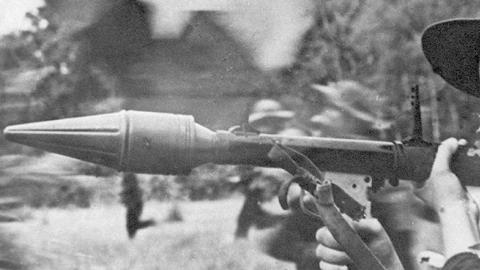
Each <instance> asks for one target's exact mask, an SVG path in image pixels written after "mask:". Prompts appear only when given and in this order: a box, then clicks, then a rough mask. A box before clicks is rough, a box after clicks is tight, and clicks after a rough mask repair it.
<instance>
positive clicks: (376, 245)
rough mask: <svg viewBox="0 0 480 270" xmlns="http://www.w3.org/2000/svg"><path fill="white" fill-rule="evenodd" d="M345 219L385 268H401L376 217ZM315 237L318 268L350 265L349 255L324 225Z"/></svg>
mask: <svg viewBox="0 0 480 270" xmlns="http://www.w3.org/2000/svg"><path fill="white" fill-rule="evenodd" d="M347 221H348V222H349V223H350V225H351V226H352V227H353V228H354V229H355V230H356V231H357V232H358V234H359V235H360V237H361V238H362V240H363V241H364V242H365V243H366V244H367V246H368V247H369V248H370V249H371V250H372V252H373V254H374V255H375V256H377V258H378V259H379V260H380V261H381V262H382V263H383V264H384V265H385V267H386V268H387V269H403V268H402V266H401V263H400V259H399V258H398V255H397V253H396V252H395V249H394V247H393V244H392V242H391V241H390V238H389V237H388V235H387V233H386V232H385V230H384V229H383V227H382V225H381V224H380V222H378V220H377V219H374V218H369V219H362V220H360V221H359V222H354V221H351V220H349V219H348V218H347ZM316 239H317V241H318V246H317V249H316V255H317V257H318V258H319V259H320V269H322V270H344V269H345V270H347V269H348V265H352V263H353V262H352V261H351V259H350V257H349V256H348V255H347V254H346V253H345V252H344V251H343V248H342V247H341V246H340V244H339V243H338V242H337V241H336V240H335V239H334V238H333V236H332V234H331V233H330V231H329V230H328V229H327V228H326V227H322V228H320V229H318V230H317V233H316Z"/></svg>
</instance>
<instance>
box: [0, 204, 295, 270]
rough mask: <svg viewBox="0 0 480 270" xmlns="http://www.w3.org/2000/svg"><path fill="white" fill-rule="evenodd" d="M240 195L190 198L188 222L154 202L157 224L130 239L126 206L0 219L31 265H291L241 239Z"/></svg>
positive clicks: (149, 211) (185, 210)
mask: <svg viewBox="0 0 480 270" xmlns="http://www.w3.org/2000/svg"><path fill="white" fill-rule="evenodd" d="M240 207H241V200H239V199H231V200H223V201H211V202H195V203H192V202H185V203H182V204H181V205H180V208H181V211H182V214H183V217H184V221H183V222H181V223H166V222H164V221H163V218H164V217H166V216H167V214H168V210H169V208H170V204H167V203H158V202H148V203H147V204H146V208H145V211H144V216H145V217H146V218H148V217H154V218H156V220H157V221H158V224H157V225H156V226H155V227H153V228H147V229H145V230H141V231H139V233H138V235H137V237H136V238H135V239H133V240H129V239H128V238H127V235H126V231H125V228H124V224H125V220H124V215H125V212H124V209H123V208H122V207H121V205H117V204H115V205H109V206H105V205H97V206H94V207H92V208H90V209H78V208H72V209H31V210H30V211H31V213H30V215H31V219H29V220H27V221H25V222H22V223H10V224H2V225H0V230H1V231H2V232H3V235H11V236H12V237H11V239H10V241H11V243H12V244H13V245H14V246H15V248H16V249H18V250H19V251H21V254H22V255H23V256H22V258H23V259H22V265H24V266H25V267H26V268H27V269H53V270H54V269H92V270H97V269H112V270H113V269H142V270H143V269H162V270H169V269H172V270H173V269H185V270H189V269H192V270H194V269H195V270H215V269H232V270H235V269H251V270H267V269H279V270H291V269H294V267H293V265H292V264H290V263H286V262H280V261H277V260H275V259H272V258H270V257H268V256H266V255H264V254H263V253H261V251H260V250H259V248H258V247H257V245H256V244H255V243H254V242H253V241H246V240H235V241H233V232H234V229H235V220H236V216H237V215H238V213H239V211H240Z"/></svg>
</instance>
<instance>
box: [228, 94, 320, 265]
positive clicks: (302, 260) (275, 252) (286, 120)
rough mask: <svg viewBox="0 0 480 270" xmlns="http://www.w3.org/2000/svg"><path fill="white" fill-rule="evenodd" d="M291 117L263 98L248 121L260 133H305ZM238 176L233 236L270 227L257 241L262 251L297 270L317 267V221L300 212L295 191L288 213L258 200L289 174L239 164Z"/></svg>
mask: <svg viewBox="0 0 480 270" xmlns="http://www.w3.org/2000/svg"><path fill="white" fill-rule="evenodd" d="M294 117H295V113H294V112H293V111H289V110H285V109H284V108H283V106H282V105H281V103H280V102H278V101H276V100H272V99H263V100H260V101H258V102H256V103H255V104H254V106H253V107H252V113H251V114H250V116H249V121H248V122H249V124H250V126H251V127H252V128H254V129H255V130H257V131H258V132H260V133H268V134H279V135H283V136H309V133H308V132H307V131H304V130H302V129H299V128H297V127H295V126H296V124H295V121H294V120H295V119H294ZM241 177H242V180H241V183H242V184H243V185H244V186H245V191H244V192H245V201H244V204H243V207H242V210H241V212H240V214H239V216H238V220H237V229H236V232H235V236H236V237H237V238H246V237H247V236H248V231H249V229H250V228H251V227H255V228H257V229H266V228H270V230H267V231H265V232H264V233H263V235H262V237H261V240H260V241H259V242H260V243H258V244H259V246H260V248H261V249H262V250H263V251H264V252H265V253H267V254H268V255H270V256H272V257H274V258H276V259H279V260H284V261H290V262H293V263H295V265H296V267H297V269H298V270H314V269H318V263H319V260H318V259H317V258H316V256H315V247H316V242H315V237H314V236H315V231H316V230H317V229H318V227H319V226H320V225H321V223H319V221H318V220H317V219H314V218H312V217H310V216H308V215H305V214H304V213H303V212H302V210H301V209H300V205H299V204H298V200H295V199H296V198H298V194H291V195H292V196H290V198H292V199H293V200H292V201H291V202H290V205H291V210H290V211H289V212H286V213H273V212H272V211H269V210H267V209H264V207H262V203H265V202H267V201H271V200H272V199H273V198H276V196H277V194H278V189H279V187H280V185H281V183H282V182H283V181H286V180H288V179H289V178H290V177H291V175H290V174H288V173H287V172H286V171H284V170H282V169H273V168H253V167H243V168H241ZM297 191H298V190H297Z"/></svg>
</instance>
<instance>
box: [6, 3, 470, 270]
mask: <svg viewBox="0 0 480 270" xmlns="http://www.w3.org/2000/svg"><path fill="white" fill-rule="evenodd" d="M479 14H480V2H477V1H467V0H458V1H448V0H406V1H396V0H388V1H385V0H338V1H332V0H316V1H314V0H255V1H254V0H237V1H233V0H209V1H206V0H198V1H188V0H176V1H170V0H143V1H140V0H139V1H134V0H96V1H87V0H35V1H34V0H15V1H13V0H0V128H2V129H3V128H4V127H5V126H7V125H11V124H17V123H24V122H31V121H40V120H51V119H59V118H65V117H73V116H83V115H90V114H97V113H107V112H116V111H119V110H121V109H134V110H144V111H158V112H172V113H182V114H191V115H194V117H195V119H196V121H197V122H198V123H200V124H202V125H205V126H207V127H209V128H211V129H228V128H229V127H231V126H234V125H240V124H242V123H246V122H250V123H251V124H252V126H254V127H255V128H257V129H258V130H260V131H262V132H268V133H281V132H285V134H289V133H288V132H292V131H293V133H290V134H294V135H299V134H301V135H312V136H324V137H342V138H363V139H380V140H399V139H402V138H405V137H407V136H408V135H410V132H411V130H412V123H413V121H412V117H411V114H410V99H409V97H410V89H411V87H413V86H414V85H419V87H420V99H421V102H422V108H421V109H422V112H423V129H424V135H425V138H426V139H428V140H431V141H436V142H438V141H440V140H442V139H444V138H447V137H450V136H455V137H463V138H467V139H468V138H473V136H474V135H475V131H476V129H477V128H478V126H479V117H478V113H479V111H480V106H479V105H480V102H479V100H478V99H475V98H473V97H470V96H467V95H466V94H464V93H462V92H460V91H458V90H456V89H454V88H452V87H451V86H449V85H447V84H446V83H445V82H444V81H443V80H442V79H441V78H440V77H438V76H437V75H434V74H433V73H432V71H431V67H430V66H429V64H428V62H427V61H426V59H425V57H424V56H423V53H422V51H421V46H420V38H421V34H422V32H423V30H424V28H425V27H426V26H428V25H429V24H431V23H434V22H437V21H439V20H444V19H450V18H455V17H478V15H479ZM295 132H297V133H295ZM298 132H300V133H298ZM247 171H248V170H247ZM244 175H245V168H238V167H235V166H221V167H220V166H214V165H205V166H202V167H200V168H198V169H195V170H194V171H193V172H192V173H191V174H190V175H188V176H182V177H173V176H161V175H158V176H149V175H140V176H138V177H137V178H138V188H139V189H140V190H141V193H140V194H141V196H140V197H141V198H142V200H143V201H145V202H146V205H145V216H148V217H152V218H154V219H156V220H157V223H158V224H157V225H156V226H155V227H154V228H152V229H147V230H145V231H142V232H141V233H140V234H139V235H138V237H137V238H135V239H134V241H133V240H129V239H128V237H127V235H126V232H125V231H124V223H125V220H124V215H125V213H124V209H123V208H122V206H121V199H120V194H121V191H122V185H121V175H119V174H118V173H116V172H114V171H111V170H109V169H106V168H102V167H98V166H95V165H91V164H87V163H83V162H80V161H76V160H72V159H68V158H64V157H60V156H56V155H53V154H45V153H42V152H39V151H36V150H33V149H31V148H27V147H22V146H19V145H15V144H12V143H8V142H6V141H5V140H4V139H3V138H0V205H5V209H2V208H1V207H0V213H3V212H4V214H5V219H6V220H8V221H12V222H13V223H8V224H6V223H5V225H0V230H1V240H0V241H1V243H0V254H1V256H0V264H2V263H4V264H5V265H6V266H5V267H6V268H7V269H158V268H159V267H160V265H161V266H162V267H161V268H162V269H194V268H195V269H224V268H228V269H258V270H260V269H272V268H273V267H276V268H279V267H280V268H281V269H293V266H292V265H291V264H289V263H284V262H279V261H276V260H274V259H271V258H269V257H267V256H263V255H259V254H258V252H256V251H255V248H254V247H253V245H252V244H251V243H250V242H236V244H233V242H231V241H230V240H228V239H229V237H233V231H234V230H235V221H236V218H237V217H236V216H237V215H238V213H239V212H240V209H241V207H242V196H241V195H240V194H244V193H245V192H246V191H245V190H247V191H248V188H249V187H248V186H247V187H246V188H245V187H243V188H242V187H240V188H239V184H238V183H239V182H242V177H243V176H244ZM264 178H268V177H264ZM266 185H267V186H268V188H266V189H267V190H268V191H269V192H270V193H275V189H276V188H277V187H278V181H267V184H266ZM123 188H125V187H123ZM273 196H274V195H271V194H270V195H268V196H265V197H266V199H264V200H268V199H271V197H273ZM2 200H3V201H2ZM193 201H195V203H193ZM198 201H201V202H198ZM219 209H222V210H219ZM232 209H234V210H235V211H232ZM2 211H3V212H2ZM172 219H173V220H174V221H177V220H178V221H183V222H182V224H183V225H181V226H179V225H172V224H171V223H169V221H172ZM175 224H176V223H175ZM212 224H215V225H212ZM213 244H215V245H218V246H219V248H218V249H215V250H216V251H215V254H211V253H212V252H213V251H212V250H211V249H209V248H208V247H211V246H212V245H213ZM206 247H207V248H206ZM206 258H208V259H206ZM239 258H241V259H239ZM8 267H10V268H8ZM0 268H1V265H0Z"/></svg>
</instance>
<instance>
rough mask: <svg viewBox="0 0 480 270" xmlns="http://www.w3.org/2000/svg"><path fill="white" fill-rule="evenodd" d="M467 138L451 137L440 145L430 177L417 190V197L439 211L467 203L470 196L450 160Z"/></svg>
mask: <svg viewBox="0 0 480 270" xmlns="http://www.w3.org/2000/svg"><path fill="white" fill-rule="evenodd" d="M465 144H466V141H465V140H457V139H454V138H449V139H447V140H445V141H443V142H442V143H441V144H440V146H439V147H438V150H437V154H436V157H435V160H434V162H433V166H432V171H431V173H430V177H429V178H428V179H427V180H426V181H425V182H424V183H423V186H422V187H421V188H419V189H417V190H416V191H415V194H416V195H417V197H419V198H420V199H422V200H423V201H424V202H425V204H426V205H427V206H429V207H431V208H433V209H434V210H436V211H437V213H438V212H440V211H443V209H444V207H445V206H457V205H465V206H467V205H468V203H469V197H468V194H467V192H466V190H465V188H464V187H463V186H462V184H461V183H460V180H459V179H458V177H457V176H456V175H455V174H454V173H453V172H452V171H451V170H450V160H451V158H452V156H453V154H454V153H455V152H456V151H457V149H458V147H459V146H460V145H465Z"/></svg>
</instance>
